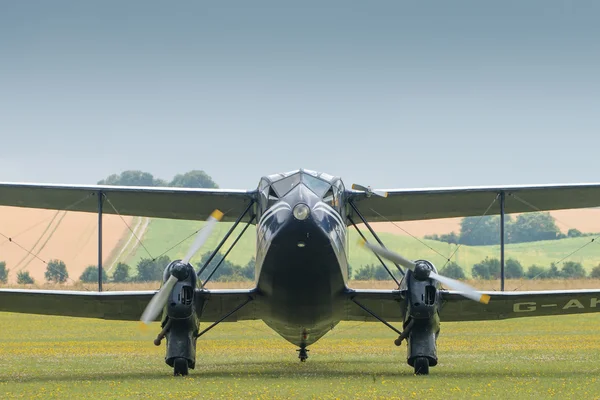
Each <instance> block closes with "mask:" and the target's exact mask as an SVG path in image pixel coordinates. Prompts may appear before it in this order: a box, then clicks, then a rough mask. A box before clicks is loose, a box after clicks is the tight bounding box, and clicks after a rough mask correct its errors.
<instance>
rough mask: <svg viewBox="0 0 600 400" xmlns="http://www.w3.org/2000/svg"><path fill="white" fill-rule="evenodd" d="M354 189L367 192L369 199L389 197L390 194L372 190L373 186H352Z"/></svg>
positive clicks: (354, 184)
mask: <svg viewBox="0 0 600 400" xmlns="http://www.w3.org/2000/svg"><path fill="white" fill-rule="evenodd" d="M352 189H354V190H360V191H362V192H365V193H366V194H367V197H371V196H372V195H377V196H381V197H387V196H388V192H386V191H384V190H377V189H371V186H363V185H358V184H356V183H353V184H352Z"/></svg>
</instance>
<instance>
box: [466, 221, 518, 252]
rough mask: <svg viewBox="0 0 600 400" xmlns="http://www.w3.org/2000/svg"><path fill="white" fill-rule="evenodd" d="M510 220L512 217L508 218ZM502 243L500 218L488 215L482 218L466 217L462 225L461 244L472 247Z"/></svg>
mask: <svg viewBox="0 0 600 400" xmlns="http://www.w3.org/2000/svg"><path fill="white" fill-rule="evenodd" d="M507 219H509V220H510V216H509V217H508V218H507ZM499 241H500V217H498V216H497V215H488V216H482V217H466V218H463V219H462V221H461V223H460V238H459V242H460V243H461V244H466V245H470V246H487V245H491V244H497V243H498V242H499Z"/></svg>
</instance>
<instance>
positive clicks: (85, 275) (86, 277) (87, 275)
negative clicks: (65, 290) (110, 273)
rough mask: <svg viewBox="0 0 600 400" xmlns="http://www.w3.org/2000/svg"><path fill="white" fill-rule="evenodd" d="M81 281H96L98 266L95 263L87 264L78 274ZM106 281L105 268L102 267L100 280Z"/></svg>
mask: <svg viewBox="0 0 600 400" xmlns="http://www.w3.org/2000/svg"><path fill="white" fill-rule="evenodd" d="M79 280H80V281H81V282H86V283H90V282H98V267H97V266H96V265H89V266H88V267H87V268H86V269H85V270H84V271H83V272H82V273H81V275H80V276H79ZM106 281H108V277H107V276H106V270H105V269H104V268H102V282H106Z"/></svg>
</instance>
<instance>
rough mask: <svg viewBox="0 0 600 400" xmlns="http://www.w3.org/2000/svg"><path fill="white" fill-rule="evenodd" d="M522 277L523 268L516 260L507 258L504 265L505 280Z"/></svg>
mask: <svg viewBox="0 0 600 400" xmlns="http://www.w3.org/2000/svg"><path fill="white" fill-rule="evenodd" d="M523 275H524V271H523V266H522V265H521V263H520V262H519V261H518V260H515V259H513V258H509V259H508V260H506V264H505V265H504V276H505V277H506V278H507V279H518V278H522V277H523Z"/></svg>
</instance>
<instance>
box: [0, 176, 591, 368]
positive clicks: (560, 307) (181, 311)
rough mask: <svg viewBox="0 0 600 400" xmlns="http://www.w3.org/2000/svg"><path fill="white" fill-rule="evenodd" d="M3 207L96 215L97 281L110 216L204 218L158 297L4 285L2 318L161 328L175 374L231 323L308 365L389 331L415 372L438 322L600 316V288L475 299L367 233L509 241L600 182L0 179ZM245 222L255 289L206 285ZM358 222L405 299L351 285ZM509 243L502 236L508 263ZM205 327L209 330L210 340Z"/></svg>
mask: <svg viewBox="0 0 600 400" xmlns="http://www.w3.org/2000/svg"><path fill="white" fill-rule="evenodd" d="M490 201H491V202H490ZM107 202H108V203H110V206H111V207H106V203H107ZM493 204H497V205H499V207H492V205H493ZM0 205H8V206H19V207H34V208H45V209H56V210H60V209H68V210H71V211H85V212H96V211H97V212H98V215H99V230H100V232H99V236H98V237H99V250H100V251H99V257H98V258H99V264H100V268H99V272H98V273H99V276H100V274H101V263H102V255H101V249H102V246H101V239H102V234H101V228H102V223H101V222H102V214H103V213H113V214H114V213H119V214H122V215H135V216H146V217H160V218H173V219H186V220H208V222H207V223H206V226H205V228H204V229H202V230H200V231H199V233H198V236H197V238H196V241H195V244H194V245H193V246H192V248H191V249H190V251H189V253H188V254H187V255H186V257H185V258H184V259H182V260H175V261H173V262H171V263H170V264H169V265H168V266H166V268H165V271H164V280H163V284H162V285H161V288H160V289H158V290H155V291H154V290H153V291H126V292H123V291H122V292H118V291H117V292H107V291H102V281H101V279H99V282H98V284H99V289H98V291H94V292H91V291H67V290H64V291H63V290H18V289H0V311H6V312H17V313H32V314H48V315H63V316H73V317H90V318H104V319H114V320H132V321H140V320H141V321H143V322H144V323H149V322H150V321H161V327H162V331H161V332H160V333H159V335H158V336H157V338H156V340H155V344H156V345H159V344H160V343H161V340H162V339H163V338H166V357H165V361H166V363H167V364H168V365H169V366H171V367H172V368H173V372H174V374H175V375H186V374H188V372H189V369H193V368H194V367H195V363H196V341H197V339H198V337H200V336H201V335H203V334H204V333H206V332H207V331H208V330H210V329H211V328H212V327H214V326H215V325H216V324H218V323H219V322H222V321H227V322H231V321H240V320H262V321H264V322H265V323H266V324H267V325H268V326H269V327H270V328H272V329H273V330H274V331H275V332H277V333H278V334H279V335H281V336H282V337H283V338H285V339H286V340H287V341H289V342H290V343H292V344H293V345H295V346H298V348H299V349H298V352H299V358H300V360H301V361H304V360H306V359H307V347H308V346H310V345H311V344H313V343H315V342H316V341H317V340H319V339H320V338H321V337H323V335H325V334H326V333H327V332H329V331H330V330H331V329H332V328H334V327H335V326H336V324H338V322H340V321H380V322H382V323H384V324H385V325H387V326H388V327H389V328H391V329H392V330H394V331H395V332H396V334H397V335H398V337H397V339H396V340H395V344H396V345H397V346H399V345H401V343H402V342H403V341H406V343H407V362H408V364H409V365H410V366H411V367H413V368H414V372H415V373H417V374H427V373H429V367H431V366H435V365H436V364H437V362H438V356H437V350H436V340H437V338H438V335H439V332H440V321H479V320H497V319H504V318H514V317H533V316H545V315H563V314H575V313H590V312H596V311H600V289H598V290H564V291H537V292H530V291H506V292H505V291H488V292H479V291H477V290H475V289H474V288H471V287H470V286H467V285H466V284H464V283H462V282H458V281H456V280H453V279H450V278H447V277H444V276H441V275H439V274H438V271H437V269H436V268H435V267H434V265H433V264H432V263H431V262H429V261H427V260H414V261H413V260H408V259H405V258H404V257H402V256H400V255H399V254H396V253H394V252H392V251H389V250H387V249H386V248H385V247H384V246H383V243H381V241H380V240H379V238H378V237H377V235H376V233H375V232H374V231H373V230H372V229H371V227H370V225H369V223H370V222H373V221H410V220H424V219H432V218H446V217H460V216H478V215H479V216H481V215H485V214H486V213H487V214H501V215H502V218H501V221H502V223H501V228H502V229H501V231H502V232H503V227H504V213H520V212H527V211H532V210H531V207H532V206H534V207H535V209H536V210H538V211H539V210H554V209H567V208H587V207H596V206H598V205H600V184H567V185H538V186H503V187H460V188H432V189H398V190H396V189H394V190H373V189H371V188H370V187H365V186H361V185H353V186H352V188H351V189H349V188H346V187H345V186H344V184H343V182H342V180H341V179H340V178H338V177H334V176H331V175H328V174H325V173H319V172H314V171H310V170H302V169H301V170H297V171H291V172H287V173H279V174H274V175H269V176H265V177H263V178H262V179H260V182H259V184H258V187H257V188H255V189H253V190H222V189H185V188H170V187H169V188H161V187H119V186H76V185H50V184H22V183H1V184H0ZM215 210H221V211H224V213H221V212H219V211H215ZM218 220H222V221H231V222H234V223H233V224H232V225H231V229H230V230H229V232H228V233H227V234H226V235H225V237H224V238H223V239H222V240H221V242H220V244H219V245H218V246H217V248H215V249H214V251H213V252H212V254H211V257H210V258H209V260H207V261H206V263H205V264H204V265H203V266H201V267H200V268H199V270H196V269H195V268H194V267H193V266H192V265H190V263H189V261H190V258H191V257H192V256H193V253H194V252H195V251H196V250H197V249H198V248H199V246H200V245H201V244H202V242H203V241H204V240H205V239H206V237H207V235H208V234H209V233H210V229H211V228H212V226H214V224H216V223H217V221H218ZM240 223H245V224H246V225H245V228H247V227H248V226H250V225H256V229H257V241H256V271H255V276H256V280H255V285H254V287H253V288H252V289H249V290H239V289H237V290H225V289H220V290H209V289H207V288H206V286H205V285H206V282H207V281H208V279H210V277H209V278H207V279H205V280H204V281H203V282H201V281H200V280H199V278H198V277H199V276H200V274H201V273H202V272H203V271H204V269H205V268H206V266H207V265H208V264H209V263H210V262H211V261H212V259H213V257H214V256H215V255H216V254H218V252H219V251H220V249H221V247H222V246H223V245H224V243H225V242H226V241H227V240H228V238H229V237H230V235H231V234H232V233H233V231H234V229H235V228H236V227H237V226H238V224H240ZM361 223H362V224H364V226H366V227H367V228H368V229H369V230H370V233H371V235H372V236H373V237H374V238H375V240H376V241H377V242H378V243H379V244H378V245H375V244H371V243H369V242H367V241H366V240H364V241H363V242H362V244H363V245H364V247H365V251H369V250H372V251H373V252H375V254H376V255H377V257H378V258H380V260H381V258H385V259H388V260H391V261H392V262H393V264H394V266H393V267H392V268H396V270H395V274H394V273H391V271H389V268H388V266H387V265H386V263H385V262H383V260H381V261H382V263H383V264H384V266H385V267H386V269H388V271H389V272H390V276H391V277H392V278H393V279H396V278H394V275H396V276H399V277H401V281H400V282H399V283H398V287H397V288H396V289H394V290H366V289H361V290H358V289H352V288H350V287H349V286H348V253H347V251H348V247H349V246H350V243H349V240H348V234H347V229H349V227H352V226H354V227H356V229H357V230H358V231H359V233H360V235H361V237H363V239H364V238H365V236H364V235H363V234H362V232H360V229H359V228H358V226H357V224H361ZM244 231H245V229H244V230H243V231H242V234H243V232H244ZM503 238H504V235H503V234H501V238H500V240H501V243H502V253H501V257H502V260H503V257H504V251H503V249H504V246H503V245H504V239H503ZM236 242H237V239H236V240H235V241H234V242H233V245H235V243H236ZM230 249H231V247H230V248H229V250H230ZM229 250H228V251H227V252H226V253H225V255H227V253H228V252H229ZM212 265H214V263H213V264H212ZM502 265H503V261H502ZM216 268H218V265H217V267H216ZM213 271H214V270H213ZM161 314H162V315H161ZM159 317H160V318H159ZM204 322H211V323H212V324H210V325H209V326H208V327H206V328H204V329H203V330H202V331H201V330H200V324H201V323H204ZM392 323H398V324H399V325H401V326H400V327H399V328H396V327H395V326H394V325H392ZM390 343H391V342H390Z"/></svg>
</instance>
